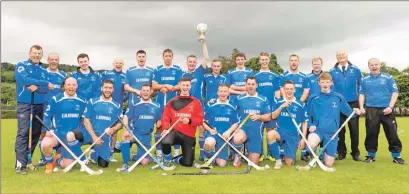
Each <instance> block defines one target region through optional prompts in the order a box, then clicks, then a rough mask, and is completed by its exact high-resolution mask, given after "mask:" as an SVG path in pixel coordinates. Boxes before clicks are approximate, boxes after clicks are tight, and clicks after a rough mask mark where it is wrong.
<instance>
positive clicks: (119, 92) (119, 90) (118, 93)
mask: <svg viewBox="0 0 409 194" xmlns="http://www.w3.org/2000/svg"><path fill="white" fill-rule="evenodd" d="M101 80H111V81H112V82H114V92H113V93H112V98H114V100H115V101H116V102H118V103H119V104H121V105H122V103H123V102H125V101H126V99H127V95H125V93H124V85H125V83H126V75H125V73H124V72H122V71H120V72H118V71H117V70H115V69H112V70H107V71H104V72H102V73H101Z"/></svg>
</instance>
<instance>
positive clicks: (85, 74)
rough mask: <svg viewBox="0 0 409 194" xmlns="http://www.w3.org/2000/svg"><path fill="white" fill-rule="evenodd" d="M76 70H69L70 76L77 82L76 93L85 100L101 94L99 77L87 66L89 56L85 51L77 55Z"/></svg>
mask: <svg viewBox="0 0 409 194" xmlns="http://www.w3.org/2000/svg"><path fill="white" fill-rule="evenodd" d="M77 62H78V66H79V67H78V68H77V71H74V72H71V77H73V78H75V79H76V80H77V82H78V91H77V93H78V95H79V96H82V97H84V98H85V99H86V100H87V101H88V100H89V99H91V98H97V97H99V96H100V95H101V77H100V75H99V74H98V72H96V71H94V70H93V69H92V68H91V67H90V66H89V57H88V55H87V54H85V53H81V54H79V55H78V56H77Z"/></svg>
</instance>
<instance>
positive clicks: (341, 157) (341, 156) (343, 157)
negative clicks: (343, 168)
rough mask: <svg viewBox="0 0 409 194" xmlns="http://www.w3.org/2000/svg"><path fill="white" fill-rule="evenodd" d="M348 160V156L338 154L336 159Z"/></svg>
mask: <svg viewBox="0 0 409 194" xmlns="http://www.w3.org/2000/svg"><path fill="white" fill-rule="evenodd" d="M345 158H346V154H338V156H337V157H336V158H335V160H343V159H345Z"/></svg>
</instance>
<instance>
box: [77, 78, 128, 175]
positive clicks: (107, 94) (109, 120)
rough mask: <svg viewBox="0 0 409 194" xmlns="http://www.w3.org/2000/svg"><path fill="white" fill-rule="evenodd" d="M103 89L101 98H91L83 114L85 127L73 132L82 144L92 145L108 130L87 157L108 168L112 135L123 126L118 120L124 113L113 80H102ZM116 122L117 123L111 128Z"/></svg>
mask: <svg viewBox="0 0 409 194" xmlns="http://www.w3.org/2000/svg"><path fill="white" fill-rule="evenodd" d="M101 90H102V95H101V96H100V97H99V98H93V99H90V100H89V102H88V103H87V108H86V109H85V112H84V115H83V116H82V117H83V118H84V127H81V128H80V129H78V130H74V131H73V133H74V135H75V139H76V140H78V141H79V142H80V143H82V145H91V144H92V143H94V142H95V141H96V140H97V139H98V137H99V136H101V135H102V134H103V133H104V132H106V134H105V135H104V136H102V138H101V139H100V140H98V141H97V143H96V144H95V146H94V148H92V149H91V150H90V152H89V156H88V158H87V160H89V161H91V162H92V163H96V164H97V165H98V166H99V167H102V168H106V167H108V164H109V161H110V160H109V158H110V156H111V147H110V145H111V141H112V137H111V135H112V134H114V133H116V132H117V131H118V130H120V129H121V127H122V124H121V123H120V122H117V118H118V116H121V114H122V107H121V105H120V104H119V103H118V102H116V101H115V100H114V99H113V97H112V93H113V91H114V90H115V89H114V83H113V82H112V81H111V80H104V81H102V88H101ZM115 122H117V124H116V125H114V126H113V127H112V128H111V126H112V125H113V124H114V123H115ZM79 154H81V153H79ZM78 156H79V155H78Z"/></svg>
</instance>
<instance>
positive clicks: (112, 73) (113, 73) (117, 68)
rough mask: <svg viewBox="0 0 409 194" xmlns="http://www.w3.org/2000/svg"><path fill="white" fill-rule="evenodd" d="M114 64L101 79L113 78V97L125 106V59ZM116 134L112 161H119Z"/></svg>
mask: <svg viewBox="0 0 409 194" xmlns="http://www.w3.org/2000/svg"><path fill="white" fill-rule="evenodd" d="M112 66H114V69H112V70H106V71H104V72H102V73H101V80H111V81H112V82H113V83H114V91H113V93H112V98H113V99H114V101H115V102H118V103H119V104H120V105H121V106H123V103H124V102H125V101H126V100H127V98H128V97H127V96H128V95H126V94H125V93H124V84H125V80H126V76H125V73H124V72H122V67H123V66H124V60H122V59H119V58H117V59H115V60H114V62H113V63H112ZM116 134H117V133H114V134H112V143H111V158H110V161H111V162H117V160H115V158H114V155H113V153H114V147H115V143H116V139H117V138H116Z"/></svg>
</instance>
